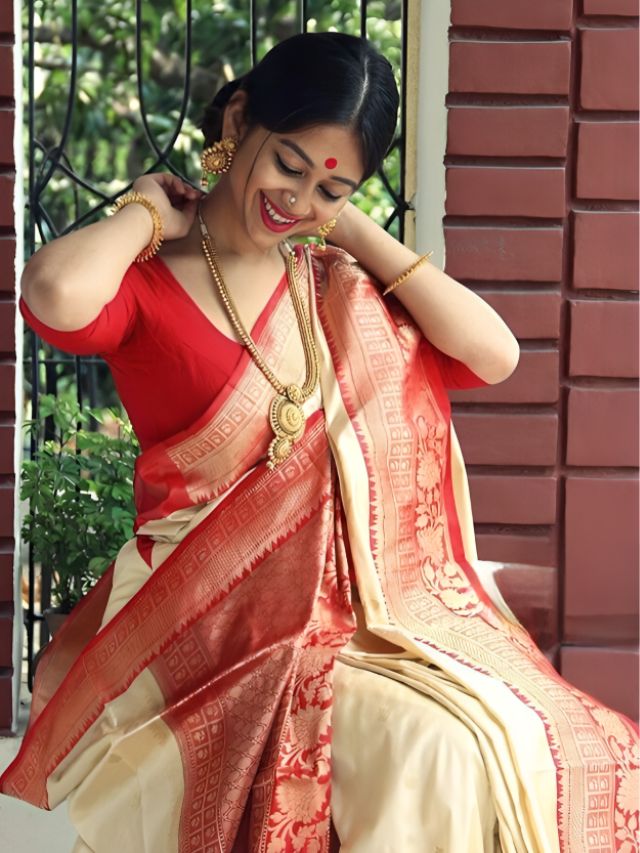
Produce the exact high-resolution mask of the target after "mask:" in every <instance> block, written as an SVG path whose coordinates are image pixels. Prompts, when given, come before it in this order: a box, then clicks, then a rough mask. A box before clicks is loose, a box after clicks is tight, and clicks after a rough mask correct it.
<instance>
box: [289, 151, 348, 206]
mask: <svg viewBox="0 0 640 853" xmlns="http://www.w3.org/2000/svg"><path fill="white" fill-rule="evenodd" d="M276 162H277V164H278V167H279V168H280V169H281V170H282V171H283V172H284V174H285V175H296V176H298V177H300V175H302V172H298V171H296V169H291V168H290V167H289V166H287V164H286V163H285V162H284V161H283V160H281V159H280V155H279V154H276ZM320 190H321V191H322V194H323V195H324V196H325V198H328V199H329V200H330V201H339V200H340V199H341V198H342V196H339V195H333V193H330V192H329V191H328V190H326V189H325V188H324V187H320Z"/></svg>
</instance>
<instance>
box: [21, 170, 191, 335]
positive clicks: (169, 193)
mask: <svg viewBox="0 0 640 853" xmlns="http://www.w3.org/2000/svg"><path fill="white" fill-rule="evenodd" d="M133 188H134V189H136V190H137V191H138V192H140V193H142V194H143V195H146V196H147V197H148V198H150V199H151V201H153V202H154V204H155V205H156V207H157V208H158V211H159V213H160V216H161V218H162V221H163V223H164V229H165V238H166V239H175V238H177V237H181V236H183V235H184V234H186V233H188V231H189V228H190V227H191V223H192V222H193V218H194V216H195V212H196V204H197V198H199V195H200V194H199V193H198V192H197V191H196V190H193V189H192V188H191V187H187V186H186V185H185V184H183V182H182V181H180V180H179V179H178V178H176V177H175V176H173V175H169V174H168V173H155V174H153V175H144V176H143V177H141V178H138V179H137V180H136V181H135V182H134V184H133ZM173 202H178V203H182V202H185V203H184V207H183V208H182V210H179V209H176V208H174V207H173ZM152 234H153V220H152V218H151V215H150V213H149V211H148V210H146V208H145V207H144V206H143V205H141V204H128V205H126V206H125V207H123V208H122V209H121V210H119V211H118V213H116V214H114V215H113V216H107V217H106V218H105V219H103V220H101V221H100V222H94V223H92V224H91V225H87V226H86V227H84V228H79V229H77V230H76V231H72V232H71V233H70V234H65V236H64V237H58V238H57V239H55V240H52V241H51V242H50V243H47V244H46V245H45V246H43V247H42V248H41V249H39V250H38V251H37V252H36V253H35V254H34V255H33V256H32V257H31V258H30V259H29V261H28V263H27V264H26V266H25V268H24V271H23V274H22V278H21V291H22V296H23V298H24V301H25V302H26V303H27V305H28V306H29V308H30V309H31V311H33V313H34V314H35V315H36V317H37V318H38V319H39V320H41V321H42V322H43V323H46V325H48V326H51V327H52V328H54V329H60V330H62V331H72V330H74V329H80V328H83V327H84V326H86V325H88V324H89V323H90V322H91V321H92V320H94V319H95V318H96V317H97V316H98V314H99V313H100V311H101V309H102V308H103V306H104V305H106V304H107V302H110V301H111V300H112V299H113V298H114V296H115V295H116V293H117V292H118V289H119V287H120V284H121V282H122V279H123V277H124V274H125V272H126V270H127V268H128V267H129V265H130V264H131V263H133V261H134V259H135V257H136V255H137V254H138V253H139V252H141V251H142V249H144V248H145V246H147V245H148V243H149V241H150V240H151V237H152Z"/></svg>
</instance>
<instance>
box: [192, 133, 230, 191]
mask: <svg viewBox="0 0 640 853" xmlns="http://www.w3.org/2000/svg"><path fill="white" fill-rule="evenodd" d="M237 150H238V140H237V139H236V137H235V136H225V137H224V138H223V139H220V140H219V141H218V142H214V143H213V145H210V146H209V148H205V150H204V151H203V152H202V154H201V155H200V164H201V166H202V177H201V178H200V186H201V187H202V189H204V190H206V189H208V188H209V178H208V175H221V174H223V173H224V172H228V171H229V169H230V168H231V164H232V163H233V158H234V157H235V154H236V151H237Z"/></svg>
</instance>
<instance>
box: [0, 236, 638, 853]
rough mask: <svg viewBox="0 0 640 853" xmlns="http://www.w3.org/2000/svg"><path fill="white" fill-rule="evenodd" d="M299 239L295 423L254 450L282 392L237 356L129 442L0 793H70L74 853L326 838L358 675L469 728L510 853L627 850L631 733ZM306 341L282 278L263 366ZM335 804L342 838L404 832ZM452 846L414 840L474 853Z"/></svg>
mask: <svg viewBox="0 0 640 853" xmlns="http://www.w3.org/2000/svg"><path fill="white" fill-rule="evenodd" d="M297 251H298V255H299V260H300V271H301V280H302V281H305V282H307V283H308V284H309V294H310V298H309V299H308V303H309V308H310V310H311V315H312V320H313V325H314V330H315V335H316V341H317V344H318V350H319V356H320V361H321V382H320V388H319V389H318V392H317V393H316V395H315V396H314V397H313V398H311V399H310V400H308V401H307V403H306V414H307V424H306V430H305V433H304V436H303V437H302V438H301V439H300V440H299V441H298V442H297V443H296V444H295V446H294V450H293V453H292V455H291V457H290V458H289V459H288V460H287V461H286V462H284V463H282V464H281V465H279V466H278V467H277V468H276V469H275V470H273V471H270V470H268V469H267V467H266V451H267V447H268V444H269V441H270V440H271V437H272V434H271V430H270V427H269V424H268V420H267V416H266V412H268V406H269V402H270V400H271V398H272V397H273V393H274V392H273V389H272V387H271V385H269V383H268V382H267V381H266V380H265V379H264V377H263V375H262V373H261V372H260V371H259V369H258V368H257V367H256V366H255V364H254V362H253V361H252V359H251V358H250V356H249V354H248V353H247V352H246V351H245V352H244V353H243V355H242V358H241V359H240V362H239V364H238V366H237V368H236V370H235V372H234V374H233V376H232V377H231V380H230V381H229V383H228V385H227V386H226V388H225V390H224V391H223V392H222V393H221V394H220V395H219V396H218V397H217V398H216V399H215V400H214V402H213V403H212V404H211V406H210V408H209V410H208V411H207V412H206V413H205V414H204V415H203V416H202V417H201V418H200V419H199V420H198V421H197V422H196V423H194V424H193V426H192V427H191V428H190V429H188V430H185V431H183V432H182V433H180V434H178V435H176V436H174V437H173V438H172V439H170V440H168V441H165V442H163V443H161V444H159V445H156V446H155V447H153V448H152V449H151V450H148V451H146V452H145V453H143V454H142V456H141V457H140V458H139V460H138V464H137V468H136V503H137V508H138V512H139V515H138V519H137V524H136V536H135V538H134V539H133V540H131V541H130V542H128V543H127V544H126V545H125V546H124V547H123V548H122V550H121V551H120V553H119V555H118V557H117V559H116V560H115V562H114V564H113V565H112V566H111V567H110V569H109V570H108V572H107V573H106V574H105V575H104V576H103V577H102V578H101V580H100V581H99V582H98V584H97V585H96V586H95V587H94V589H93V590H92V591H91V592H90V593H89V595H88V596H86V597H85V599H83V601H82V602H81V603H80V604H79V605H78V606H77V607H76V608H75V610H74V611H73V613H72V615H71V617H70V618H69V620H68V621H67V623H66V624H65V626H64V627H63V629H62V630H61V631H60V632H59V634H57V635H56V638H55V639H54V640H53V641H52V642H51V643H50V645H49V646H48V648H47V650H46V652H45V654H44V655H43V656H42V658H41V661H40V664H39V667H38V672H37V676H36V679H35V685H34V693H33V700H32V710H31V717H30V721H29V727H28V730H27V733H26V735H25V738H24V741H23V744H22V748H21V750H20V752H19V754H18V756H17V757H16V759H15V760H14V761H13V763H12V764H11V765H10V766H9V767H8V768H7V769H6V770H5V772H4V774H3V775H2V776H1V777H0V791H2V792H3V793H5V794H9V795H12V796H15V797H19V798H21V799H23V800H26V801H28V802H31V803H33V804H34V805H36V806H38V807H40V808H45V809H47V808H48V809H50V808H54V807H55V806H56V805H57V804H58V803H60V802H61V801H63V800H65V799H66V800H68V803H69V814H70V817H71V819H72V821H73V823H74V825H75V826H76V827H77V829H78V833H79V837H78V842H77V844H76V847H75V848H74V850H76V851H78V852H79V851H94V853H112V851H116V850H117V851H119V853H134V852H135V853H152V852H153V853H178V851H179V853H187V851H189V853H196V852H197V851H210V852H211V853H213V851H219V852H220V853H222V851H234V853H239V851H251V853H253V851H259V852H260V853H266V851H309V853H311V851H317V853H326V851H328V849H329V828H330V817H331V805H332V798H333V801H334V803H335V804H336V805H337V806H338V810H339V811H340V813H341V815H346V813H347V810H346V808H345V801H347V800H348V799H349V796H350V792H349V790H348V785H347V787H345V784H346V783H345V782H344V779H345V778H346V777H344V776H343V777H341V781H339V782H338V784H337V785H336V784H334V789H333V792H332V749H331V747H332V711H333V710H334V709H333V703H334V702H335V703H336V704H337V703H339V702H340V701H341V698H342V701H343V702H346V701H347V700H348V699H349V696H350V693H349V683H350V682H349V679H348V678H345V677H344V676H345V674H349V673H352V674H355V673H358V672H360V673H365V672H366V674H367V677H368V678H372V677H373V676H374V675H377V676H378V677H379V678H381V681H380V682H379V683H381V684H385V685H396V686H397V687H398V688H399V689H402V690H405V691H406V690H407V689H410V690H411V694H410V695H411V697H413V699H414V700H415V701H416V702H418V703H420V702H421V701H422V698H424V705H425V708H426V707H427V705H428V703H431V705H432V706H434V705H437V707H438V708H440V709H443V712H444V711H446V712H447V713H448V714H450V715H452V717H455V719H456V720H458V721H460V722H461V723H462V724H464V726H465V727H466V728H467V729H468V730H469V732H471V733H472V735H473V738H474V742H475V743H477V745H478V748H479V750H480V753H481V755H482V759H483V762H484V767H485V768H486V774H487V777H488V779H489V783H490V795H491V801H492V807H493V809H494V810H495V814H496V815H497V819H498V820H497V823H498V826H497V829H498V838H499V845H500V848H501V849H502V850H504V851H571V853H574V851H576V853H577V851H593V853H595V851H599V852H600V851H601V853H604V851H623V853H631V851H634V850H636V849H637V830H638V823H637V820H638V818H637V803H636V802H635V800H636V795H637V779H638V763H639V762H638V742H637V735H636V733H635V730H634V727H633V725H632V724H631V723H630V721H629V720H627V719H626V718H625V717H623V716H621V715H619V714H616V713H614V712H613V711H610V710H609V709H607V708H605V707H603V706H602V705H600V704H599V703H598V702H597V701H596V700H594V699H593V698H592V697H590V696H588V695H586V694H584V693H582V692H580V691H579V690H577V689H576V688H574V687H572V686H571V685H569V684H568V683H567V682H566V681H564V680H563V679H562V678H561V677H560V676H559V675H558V674H557V673H556V672H555V670H554V669H553V668H552V667H551V665H550V664H549V663H548V662H547V660H546V658H545V657H544V656H543V655H542V653H541V652H540V651H539V650H538V649H537V648H536V647H535V645H534V644H533V642H532V640H531V638H530V637H529V635H528V634H527V633H526V631H524V629H523V628H522V627H520V626H519V625H518V623H517V621H516V620H515V618H514V617H513V615H512V614H511V613H510V611H509V609H508V608H507V606H506V604H505V603H504V601H503V600H502V599H501V597H500V595H499V593H498V591H497V589H496V588H495V586H494V585H492V583H491V580H490V578H489V577H484V576H483V572H482V563H481V562H480V561H477V559H476V554H475V548H474V539H473V525H472V520H471V514H470V507H469V497H468V490H467V483H466V477H465V471H464V464H463V462H462V457H461V455H460V449H459V446H458V444H457V440H456V437H455V433H454V431H453V429H452V427H451V425H450V417H449V416H450V409H449V403H448V399H447V395H446V390H445V388H444V386H443V384H442V379H441V377H440V376H439V374H438V368H437V363H436V360H435V357H434V351H433V348H432V347H431V345H430V344H429V343H428V342H427V341H426V340H425V339H424V337H423V336H422V334H421V332H420V330H419V329H418V328H417V327H416V325H415V324H414V323H413V321H412V320H411V318H410V317H409V316H408V314H407V313H406V312H405V311H404V310H403V309H402V306H401V305H400V303H398V302H397V301H396V300H393V299H391V300H390V301H389V302H388V303H385V302H383V300H382V298H381V296H380V295H379V291H378V289H377V287H376V285H375V283H374V282H372V281H371V280H370V278H369V277H368V276H367V275H366V274H365V273H364V272H363V270H362V269H361V268H360V267H358V266H357V265H355V264H353V263H352V262H351V261H352V259H350V257H349V256H348V255H346V254H345V253H344V252H342V251H340V250H337V249H332V248H329V249H328V250H327V251H326V253H325V254H324V255H322V254H321V253H318V252H317V251H316V250H315V249H314V250H310V249H306V250H304V252H303V251H302V250H301V249H300V248H298V250H297ZM303 255H304V256H305V257H306V264H307V265H308V269H309V276H308V278H307V276H306V274H305V273H304V272H303V270H304V269H306V268H307V267H306V265H305V264H304V262H303V261H304V258H303ZM297 335H298V330H297V325H296V322H295V316H294V312H293V308H292V305H291V302H290V299H289V297H288V294H287V293H286V292H285V293H283V295H282V297H281V298H280V299H279V301H278V303H277V304H276V306H275V308H274V310H273V312H272V314H271V315H270V316H269V318H268V320H267V322H266V323H265V324H264V326H263V327H262V328H261V330H260V333H259V336H258V341H257V343H258V346H259V348H260V350H261V351H262V352H263V353H265V354H266V358H267V362H268V363H269V365H270V367H271V368H272V369H273V370H274V372H275V373H276V375H279V369H278V368H279V367H280V366H281V365H283V364H285V363H287V361H288V354H290V353H291V351H292V349H291V348H292V347H293V345H294V342H295V339H296V337H295V336H297ZM289 361H290V359H289ZM280 372H282V371H280ZM300 379H302V376H300ZM349 562H351V563H352V565H353V568H354V570H355V575H356V578H357V594H358V596H359V599H360V602H361V603H360V602H358V601H356V600H355V599H352V590H351V584H350V580H349ZM336 672H340V673H341V680H340V683H341V684H342V688H341V690H342V693H341V694H336V695H334V673H336ZM336 683H337V681H336ZM352 683H353V684H355V680H354V681H353V682H352ZM389 695H390V696H393V695H394V694H393V691H391V693H390V694H389ZM397 695H400V694H399V693H398V694H397ZM343 707H345V708H346V707H347V706H346V705H344V706H343ZM392 710H394V709H392ZM414 710H415V709H414ZM402 714H403V710H402V707H400V706H399V707H397V708H396V709H395V713H393V714H391V716H389V717H388V719H387V727H388V730H389V737H388V738H387V740H386V741H385V744H386V746H384V747H383V748H382V749H381V751H380V752H379V754H377V755H373V756H372V755H371V752H370V750H369V755H368V759H369V760H370V761H373V764H372V766H373V767H375V766H376V764H377V766H378V768H379V773H378V776H377V777H376V778H371V779H370V786H371V796H372V797H373V796H374V794H376V795H377V793H379V791H377V789H379V787H380V780H381V778H385V779H386V781H387V784H388V783H389V778H390V774H393V773H397V774H398V777H397V780H396V781H397V783H398V784H400V782H401V777H402V773H403V770H402V767H403V755H401V754H400V755H398V754H397V748H406V747H400V746H399V745H400V744H401V743H403V741H402V739H401V738H400V737H399V736H398V737H397V738H396V735H395V732H396V730H397V732H398V733H400V732H401V730H402V728H403V719H402ZM428 719H429V718H428V717H426V716H425V721H427V720H428ZM348 727H349V722H348V718H343V719H342V722H341V743H342V744H343V745H342V746H341V749H342V750H343V752H344V750H347V749H348V750H352V751H353V752H352V755H351V757H352V758H353V760H354V761H355V762H356V763H357V761H358V755H359V754H363V753H364V752H365V751H367V750H368V748H369V745H368V744H367V743H364V742H358V737H359V736H361V735H359V731H360V730H358V729H357V727H356V726H354V731H353V737H352V738H350V737H348V736H347V737H346V738H345V737H344V735H345V728H347V729H348ZM346 734H347V735H349V732H348V731H347V732H346ZM345 744H346V746H345ZM385 750H387V752H386V754H385ZM333 757H335V758H339V759H340V760H341V762H342V765H343V766H345V762H344V758H345V755H344V754H343V755H341V756H333ZM443 781H444V782H445V783H446V778H445V779H444V780H443ZM391 782H392V783H393V784H395V782H394V779H393V778H391ZM334 783H335V780H334ZM421 784H423V783H422V780H420V779H418V780H417V785H418V786H420V785H421ZM424 784H431V780H429V782H427V780H426V779H425V780H424ZM354 795H355V792H354ZM456 795H457V793H456V790H451V791H450V797H451V799H452V800H453V802H454V808H455V798H456ZM358 796H359V798H360V799H361V800H363V801H364V800H366V797H367V791H366V790H365V791H364V792H363V791H362V790H359V791H358ZM388 807H389V808H392V807H393V800H392V798H391V797H390V798H389V806H388ZM415 818H416V826H419V820H420V819H421V816H419V815H416V816H415ZM356 819H357V817H356ZM362 820H363V821H365V822H366V819H365V817H364V816H363V818H362ZM349 821H350V825H349V826H347V821H346V818H343V823H344V825H343V828H342V829H343V834H344V835H345V836H347V835H350V836H351V838H353V839H354V840H353V843H352V841H351V840H350V839H349V838H345V837H343V838H341V840H342V842H343V845H344V849H345V850H370V851H371V853H378V851H380V853H383V851H386V850H389V851H396V850H400V849H403V848H401V847H398V846H397V840H394V838H393V837H388V838H386V839H383V840H381V837H380V836H376V839H377V840H376V841H375V842H367V840H366V837H367V835H366V833H367V827H366V826H361V827H356V828H355V829H354V827H353V816H351V817H350V818H349ZM337 828H338V832H339V834H340V832H341V826H340V824H339V823H337ZM382 831H384V830H382ZM356 839H358V840H356ZM481 843H482V842H480V844H481ZM444 844H445V846H442V845H441V844H438V845H437V846H436V847H432V846H429V845H426V844H425V845H424V846H421V844H420V838H419V837H418V839H417V844H416V847H415V850H416V851H417V850H426V849H438V848H439V849H441V850H442V851H445V850H446V851H447V853H472V851H458V850H455V849H453V848H452V847H447V846H446V841H445V842H444ZM404 849H406V848H404ZM404 849H403V853H404ZM477 849H478V850H481V849H483V848H482V846H478V848H477Z"/></svg>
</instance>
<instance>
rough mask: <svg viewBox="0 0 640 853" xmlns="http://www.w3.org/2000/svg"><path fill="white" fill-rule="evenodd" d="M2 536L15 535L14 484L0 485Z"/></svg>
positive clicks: (0, 530) (0, 525)
mask: <svg viewBox="0 0 640 853" xmlns="http://www.w3.org/2000/svg"><path fill="white" fill-rule="evenodd" d="M0 536H5V537H12V536H13V486H11V485H9V486H0Z"/></svg>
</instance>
